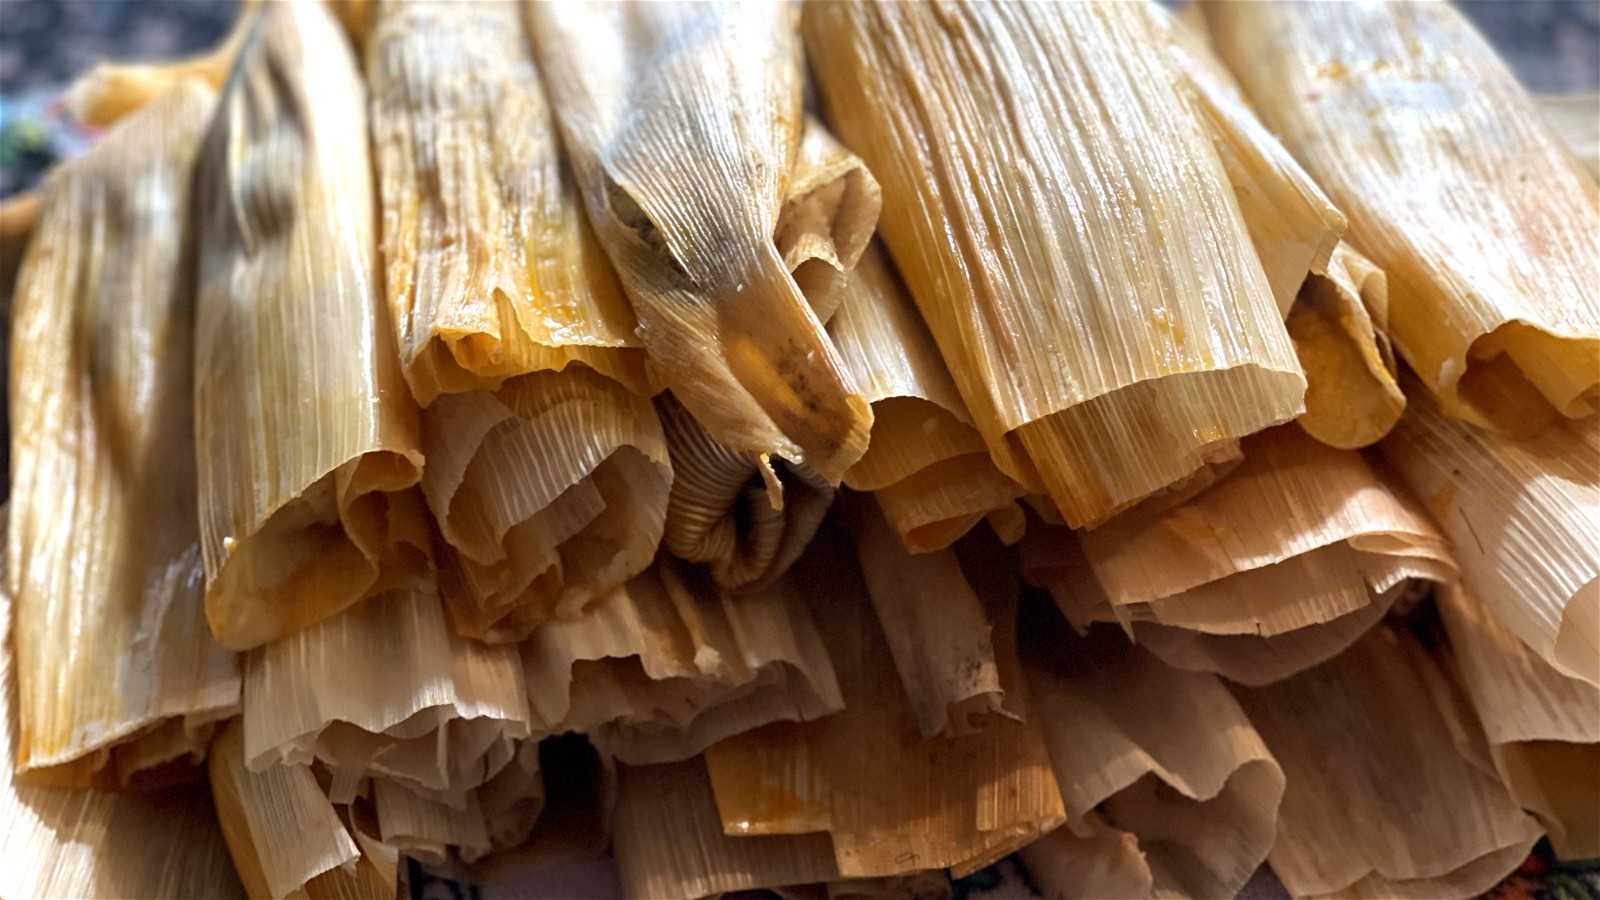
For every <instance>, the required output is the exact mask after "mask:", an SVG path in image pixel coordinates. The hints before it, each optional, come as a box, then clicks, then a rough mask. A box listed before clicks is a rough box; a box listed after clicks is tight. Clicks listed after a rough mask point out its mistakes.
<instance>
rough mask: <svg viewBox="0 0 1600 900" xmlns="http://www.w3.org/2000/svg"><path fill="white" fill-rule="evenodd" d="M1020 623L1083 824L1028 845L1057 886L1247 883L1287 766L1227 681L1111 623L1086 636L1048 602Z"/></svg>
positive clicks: (1209, 887)
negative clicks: (1185, 666) (1147, 646)
mask: <svg viewBox="0 0 1600 900" xmlns="http://www.w3.org/2000/svg"><path fill="white" fill-rule="evenodd" d="M1022 624H1023V627H1022V635H1023V637H1022V645H1023V662H1024V670H1025V671H1026V673H1027V676H1028V689H1029V691H1030V693H1031V694H1032V697H1033V703H1034V709H1035V710H1036V712H1037V714H1038V716H1039V719H1040V722H1041V723H1042V727H1043V729H1044V735H1045V742H1046V745H1047V746H1048V747H1049V749H1050V759H1051V761H1052V762H1053V764H1054V766H1055V771H1056V779H1057V781H1058V782H1059V783H1060V785H1061V792H1062V797H1063V800H1064V803H1065V806H1066V812H1067V815H1068V816H1069V817H1070V818H1069V821H1070V822H1071V823H1072V825H1071V826H1070V827H1068V828H1065V829H1063V830H1062V831H1063V833H1061V834H1059V835H1051V836H1049V837H1046V838H1045V839H1044V840H1043V842H1042V843H1041V844H1040V846H1038V847H1036V848H1034V849H1032V850H1031V851H1025V858H1026V859H1029V861H1030V863H1031V862H1032V861H1033V860H1035V859H1037V860H1040V861H1041V862H1042V863H1043V866H1042V868H1043V872H1039V871H1036V872H1035V877H1041V876H1043V877H1046V879H1047V883H1046V884H1045V885H1041V887H1042V888H1044V890H1045V891H1046V893H1047V895H1049V896H1052V897H1055V896H1073V895H1082V892H1084V891H1087V890H1096V889H1105V888H1108V887H1109V886H1110V885H1123V886H1126V887H1129V888H1133V887H1138V886H1140V884H1141V883H1142V884H1143V885H1144V889H1143V890H1139V891H1136V892H1130V893H1128V894H1126V895H1124V896H1154V897H1231V896H1233V895H1234V894H1236V893H1238V891H1239V888H1240V887H1242V886H1243V885H1244V883H1245V882H1246V881H1248V880H1249V878H1250V875H1251V873H1253V872H1254V871H1255V870H1256V867H1257V866H1259V865H1260V864H1261V862H1262V860H1264V859H1265V858H1266V856H1267V851H1268V849H1269V848H1270V847H1271V846H1272V839H1273V834H1274V823H1275V821H1276V818H1277V812H1278V803H1279V800H1280V799H1281V798H1282V797H1283V791H1284V777H1283V773H1282V772H1281V771H1280V770H1279V768H1278V765H1277V763H1276V762H1274V761H1273V759H1272V754H1270V753H1269V752H1267V748H1266V746H1265V745H1264V744H1263V743H1262V742H1261V738H1260V737H1259V736H1258V735H1257V734H1256V732H1255V729H1253V728H1251V727H1250V723H1249V721H1248V720H1246V719H1245V717H1244V713H1243V712H1242V711H1240V709H1239V706H1238V704H1237V703H1235V702H1234V700H1233V698H1232V697H1230V696H1229V695H1228V691H1227V689H1226V688H1224V687H1223V685H1222V682H1221V681H1220V680H1219V679H1218V678H1217V677H1216V676H1215V675H1210V674H1205V673H1198V672H1184V671H1181V670H1179V669H1173V668H1168V667H1167V666H1165V665H1163V664H1162V663H1161V662H1160V661H1159V660H1157V659H1156V658H1155V657H1154V656H1151V655H1150V654H1148V653H1146V652H1144V651H1143V650H1140V649H1139V648H1137V647H1135V646H1133V645H1132V644H1131V643H1129V641H1128V639H1127V638H1126V637H1124V636H1123V635H1122V634H1120V633H1118V632H1117V631H1116V629H1113V628H1108V627H1106V626H1099V627H1096V628H1093V629H1090V630H1089V631H1088V633H1087V634H1086V635H1085V636H1082V637H1080V636H1078V635H1076V634H1074V633H1073V632H1072V631H1071V629H1069V628H1067V627H1066V623H1065V622H1063V621H1062V620H1061V618H1060V617H1059V616H1057V615H1056V614H1055V612H1054V611H1053V610H1050V609H1048V608H1046V607H1043V606H1035V607H1030V608H1029V609H1028V610H1026V611H1025V614H1024V618H1023V623H1022ZM1124 834H1126V835H1130V836H1132V837H1133V838H1134V840H1135V842H1136V843H1135V845H1134V848H1130V847H1129V846H1128V843H1127V842H1126V840H1125V839H1122V838H1121V836H1122V835H1124ZM1130 850H1131V852H1130ZM1068 859H1072V860H1075V861H1077V862H1078V863H1079V865H1080V866H1082V868H1079V867H1076V866H1075V867H1070V868H1069V867H1067V866H1066V865H1065V863H1066V860H1068ZM1056 879H1059V883H1050V882H1051V881H1054V880H1056Z"/></svg>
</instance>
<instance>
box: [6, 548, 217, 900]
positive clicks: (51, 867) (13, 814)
mask: <svg viewBox="0 0 1600 900" xmlns="http://www.w3.org/2000/svg"><path fill="white" fill-rule="evenodd" d="M3 521H4V517H3V516H0V522H3ZM12 604H13V601H12V598H11V592H10V589H9V588H3V589H0V727H3V728H4V733H3V734H0V782H3V784H0V822H4V823H5V827H4V828H0V896H4V897H84V898H96V900H99V898H105V900H120V898H125V897H173V898H195V900H200V898H208V900H218V898H225V897H242V896H244V890H243V888H242V887H241V886H240V884H239V879H238V877H237V876H236V875H234V872H233V867H232V865H230V864H229V862H228V851H227V847H226V846H225V845H224V844H223V842H222V841H221V840H220V836H219V835H218V833H217V824H216V818H215V816H213V815H212V812H211V800H210V798H209V797H208V796H207V795H206V793H205V792H204V791H203V790H196V789H195V788H193V787H182V788H177V789H171V790H166V791H160V792H155V793H114V792H111V791H102V790H94V789H90V790H79V789H74V788H67V787H60V786H44V785H40V784H31V783H26V782H22V783H19V782H18V780H17V777H16V775H15V774H14V773H15V769H16V763H17V760H18V756H17V753H18V748H19V744H20V740H21V734H22V732H21V727H20V722H19V716H18V708H17V694H16V690H15V687H16V684H17V674H18V673H17V670H16V661H15V656H14V655H13V653H12V650H11V647H12V643H11V637H12V632H11V629H12V622H13V619H12V613H13V605H12Z"/></svg>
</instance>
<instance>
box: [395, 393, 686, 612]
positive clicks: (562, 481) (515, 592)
mask: <svg viewBox="0 0 1600 900" xmlns="http://www.w3.org/2000/svg"><path fill="white" fill-rule="evenodd" d="M422 422H423V430H422V438H423V451H424V452H425V453H426V454H427V457H428V466H427V468H426V469H425V470H424V472H423V475H422V491H423V494H424V495H425V496H426V497H427V501H428V506H429V507H430V508H431V509H432V510H433V513H434V517H435V519H436V520H437V521H438V523H439V530H440V532H441V534H442V536H443V537H444V539H445V541H446V542H448V544H449V546H448V547H447V548H444V549H443V550H441V552H440V567H441V569H443V570H444V572H445V576H446V577H445V580H444V586H445V599H446V600H447V601H448V604H449V609H450V614H451V621H452V622H453V623H454V625H455V628H456V630H457V631H459V632H460V633H462V634H464V635H467V636H469V637H474V638H479V639H483V640H489V641H494V642H506V641H519V640H522V639H523V638H525V637H527V636H528V634H529V633H530V632H531V631H532V630H533V629H534V628H535V627H537V626H538V625H539V624H540V623H541V622H543V621H545V620H546V619H548V618H550V617H552V616H562V617H568V618H570V617H572V616H575V615H578V614H579V613H580V612H582V610H583V609H584V608H585V607H586V606H587V605H588V604H589V603H591V602H592V601H594V600H595V599H596V598H598V597H600V596H603V595H604V594H606V593H607V592H608V591H610V590H611V589H613V588H615V587H617V586H618V585H620V584H622V583H623V582H625V581H627V580H628V579H629V578H631V577H633V576H634V575H636V574H638V573H639V572H640V571H642V570H643V569H644V568H645V567H647V566H649V565H650V563H651V561H652V560H653V559H654V558H655V554H656V546H657V544H658V543H660V541H661V535H662V530H663V528H664V527H665V521H666V517H667V512H668V491H669V488H670V486H671V485H672V483H673V478H672V465H671V462H670V461H669V457H668V448H667V441H666V437H665V435H664V434H663V433H662V429H661V423H660V422H659V420H658V419H657V418H656V412H655V409H654V407H652V405H651V403H650V401H649V400H647V399H645V398H644V397H641V396H639V395H637V394H635V393H632V392H630V391H628V390H627V389H626V388H624V387H623V386H622V385H620V384H619V383H617V382H616V381H613V380H611V379H608V378H605V377H603V376H601V375H600V374H598V373H596V372H594V371H591V370H589V369H587V368H584V367H581V366H579V367H574V368H570V369H568V370H566V371H563V372H552V371H542V372H534V373H532V374H529V375H522V376H518V377H516V378H513V379H511V380H509V381H507V382H505V384H503V385H501V387H500V389H499V390H498V391H495V392H493V393H490V392H488V391H472V392H470V393H465V394H447V395H443V396H441V397H439V398H438V399H437V400H435V401H434V403H433V404H432V405H431V406H429V407H428V408H427V409H425V410H423V413H422Z"/></svg>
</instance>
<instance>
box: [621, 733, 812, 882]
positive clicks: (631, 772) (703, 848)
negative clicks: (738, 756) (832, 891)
mask: <svg viewBox="0 0 1600 900" xmlns="http://www.w3.org/2000/svg"><path fill="white" fill-rule="evenodd" d="M618 776H619V777H618V788H617V812H616V835H615V838H614V844H613V848H614V850H615V852H616V855H617V868H618V869H620V870H621V874H622V893H623V896H625V897H627V898H628V900H689V898H695V897H709V896H713V895H717V894H722V893H726V892H729V891H738V890H747V889H751V888H774V887H779V886H781V885H789V884H804V883H808V882H818V881H831V880H834V879H837V878H839V877H840V875H839V870H838V867H837V866H836V865H835V864H834V857H833V845H832V843H831V842H830V841H829V839H828V836H827V835H826V834H770V835H755V836H748V837H746V836H733V835H728V834H724V833H723V828H722V820H721V819H720V818H719V817H718V814H717V799H716V795H715V794H714V793H713V791H712V787H711V780H710V778H709V777H708V776H707V774H706V764H705V762H704V761H702V760H701V759H700V758H699V757H695V758H693V759H689V760H685V761H683V762H677V763H669V764H665V765H655V766H640V767H636V766H622V767H621V768H620V771H619V773H618ZM685 847H693V848H695V849H694V852H692V853H685V852H683V851H684V848H685Z"/></svg>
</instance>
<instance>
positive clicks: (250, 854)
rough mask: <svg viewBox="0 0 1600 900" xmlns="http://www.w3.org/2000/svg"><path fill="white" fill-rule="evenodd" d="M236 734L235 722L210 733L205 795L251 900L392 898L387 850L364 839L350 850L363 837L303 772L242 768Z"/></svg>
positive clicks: (239, 729)
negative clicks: (212, 742) (212, 738)
mask: <svg viewBox="0 0 1600 900" xmlns="http://www.w3.org/2000/svg"><path fill="white" fill-rule="evenodd" d="M242 731H243V729H242V727H241V726H240V725H239V723H237V722H235V723H232V724H230V725H229V726H227V727H225V728H224V729H222V731H221V733H220V734H218V735H217V741H216V743H215V745H213V747H212V750H211V759H210V767H211V794H212V799H213V800H214V802H215V803H216V808H217V818H218V819H219V820H220V821H221V823H222V836H223V838H224V839H226V840H227V842H228V851H229V852H230V853H231V854H232V856H233V864H234V867H235V868H236V869H237V870H238V872H239V878H240V880H242V881H243V882H244V887H245V890H246V892H248V894H249V895H250V897H251V900H263V898H271V900H285V898H295V900H302V898H303V900H323V898H327V900H368V898H371V900H378V898H384V897H393V896H394V894H395V890H396V887H397V885H396V882H395V880H394V877H393V876H394V863H395V860H394V859H393V858H392V857H391V858H390V859H385V856H386V855H389V854H387V853H386V852H385V851H391V850H392V848H385V847H381V846H374V845H373V844H372V842H371V841H370V840H365V839H363V840H362V841H361V842H360V844H358V842H357V839H358V838H364V837H365V836H364V835H362V833H361V830H360V829H352V828H350V827H349V826H348V824H347V823H346V821H345V819H344V818H342V817H341V815H340V811H339V809H337V808H335V806H334V804H333V803H331V802H329V800H328V797H327V795H326V794H325V793H324V792H323V789H322V787H321V786H320V785H318V783H317V778H316V776H315V775H314V774H312V771H311V769H309V768H307V767H305V766H271V767H269V768H267V769H266V770H265V771H262V772H251V771H250V770H249V769H247V768H246V767H245V761H244V735H243V734H242ZM345 815H346V816H348V815H349V812H348V810H346V812H345ZM352 830H354V831H355V832H356V834H355V836H352V834H351V832H352ZM369 847H370V848H371V849H369ZM374 851H376V852H374Z"/></svg>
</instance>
